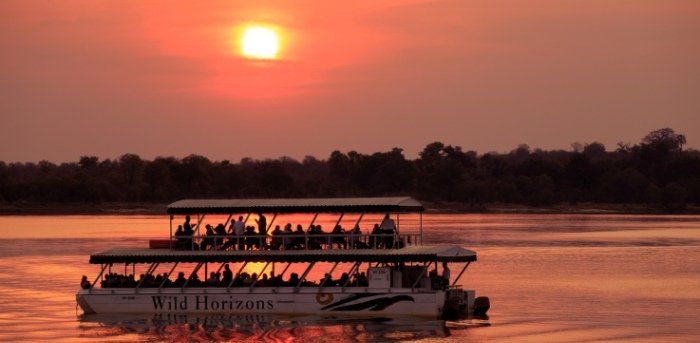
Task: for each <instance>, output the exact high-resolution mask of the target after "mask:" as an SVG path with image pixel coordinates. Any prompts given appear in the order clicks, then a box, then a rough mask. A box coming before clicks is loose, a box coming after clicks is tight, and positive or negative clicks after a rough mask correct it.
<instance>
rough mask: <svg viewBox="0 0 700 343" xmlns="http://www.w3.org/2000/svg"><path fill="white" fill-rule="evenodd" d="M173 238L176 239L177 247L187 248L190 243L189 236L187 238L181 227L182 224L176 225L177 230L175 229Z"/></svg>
mask: <svg viewBox="0 0 700 343" xmlns="http://www.w3.org/2000/svg"><path fill="white" fill-rule="evenodd" d="M175 239H177V248H178V249H189V248H190V246H189V244H190V243H191V240H192V239H191V238H190V239H187V237H186V235H185V230H184V229H183V228H182V225H178V226H177V230H175Z"/></svg>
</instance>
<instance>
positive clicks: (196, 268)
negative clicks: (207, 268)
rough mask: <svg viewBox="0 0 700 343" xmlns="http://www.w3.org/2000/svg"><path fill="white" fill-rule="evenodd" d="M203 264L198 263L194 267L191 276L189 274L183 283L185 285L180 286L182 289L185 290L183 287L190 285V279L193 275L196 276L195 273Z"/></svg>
mask: <svg viewBox="0 0 700 343" xmlns="http://www.w3.org/2000/svg"><path fill="white" fill-rule="evenodd" d="M203 264H204V262H199V263H198V264H197V266H196V267H194V270H193V271H192V274H190V277H188V278H187V281H185V284H184V285H182V289H185V287H187V284H188V283H190V280H192V277H194V276H195V274H197V272H198V271H199V269H200V268H202V265H203Z"/></svg>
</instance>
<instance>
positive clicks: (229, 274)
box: [221, 263, 233, 286]
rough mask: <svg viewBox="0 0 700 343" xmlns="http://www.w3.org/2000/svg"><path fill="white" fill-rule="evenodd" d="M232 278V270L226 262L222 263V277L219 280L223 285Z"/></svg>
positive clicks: (228, 282) (226, 284)
mask: <svg viewBox="0 0 700 343" xmlns="http://www.w3.org/2000/svg"><path fill="white" fill-rule="evenodd" d="M231 280H233V272H232V271H231V268H229V266H228V263H226V264H224V279H223V280H221V281H222V282H223V284H224V285H225V286H228V285H229V284H230V283H231Z"/></svg>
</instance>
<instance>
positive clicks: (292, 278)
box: [287, 273, 299, 287]
mask: <svg viewBox="0 0 700 343" xmlns="http://www.w3.org/2000/svg"><path fill="white" fill-rule="evenodd" d="M298 284H299V274H297V273H292V274H291V275H289V281H287V286H291V287H295V286H296V285H298Z"/></svg>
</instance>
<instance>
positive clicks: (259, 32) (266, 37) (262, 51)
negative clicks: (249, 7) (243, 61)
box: [242, 27, 279, 59]
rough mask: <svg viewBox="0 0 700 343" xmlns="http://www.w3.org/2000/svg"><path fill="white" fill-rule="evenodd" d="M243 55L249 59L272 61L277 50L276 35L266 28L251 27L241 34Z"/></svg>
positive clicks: (277, 41) (277, 40)
mask: <svg viewBox="0 0 700 343" xmlns="http://www.w3.org/2000/svg"><path fill="white" fill-rule="evenodd" d="M242 45H243V55H244V56H247V57H250V58H259V59H273V58H275V57H276V56H277V51H278V50H279V39H278V38H277V34H276V33H275V32H274V31H273V30H271V29H268V28H264V27H251V28H249V29H247V30H245V32H244V33H243V41H242Z"/></svg>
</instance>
